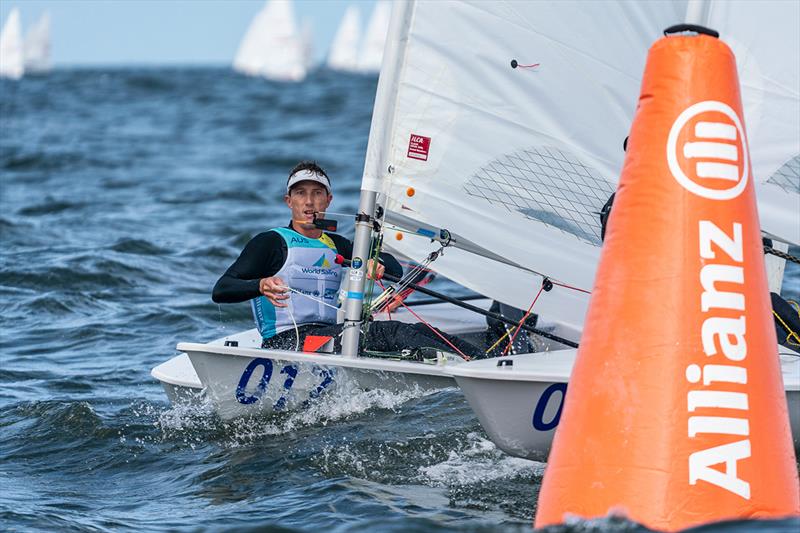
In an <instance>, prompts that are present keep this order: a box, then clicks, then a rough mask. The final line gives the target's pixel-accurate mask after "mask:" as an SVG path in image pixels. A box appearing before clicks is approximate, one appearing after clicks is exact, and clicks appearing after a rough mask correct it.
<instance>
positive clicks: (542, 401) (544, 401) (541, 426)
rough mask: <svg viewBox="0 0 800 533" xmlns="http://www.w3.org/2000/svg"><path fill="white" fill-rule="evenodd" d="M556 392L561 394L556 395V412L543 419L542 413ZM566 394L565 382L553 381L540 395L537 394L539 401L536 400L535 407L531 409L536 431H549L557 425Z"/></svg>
mask: <svg viewBox="0 0 800 533" xmlns="http://www.w3.org/2000/svg"><path fill="white" fill-rule="evenodd" d="M557 392H560V393H561V394H559V395H558V400H557V401H558V409H557V410H556V414H555V415H553V418H551V419H550V420H549V421H545V419H544V413H545V411H546V410H547V406H548V405H550V399H551V398H552V397H553V395H554V394H555V393H557ZM566 394H567V384H566V383H553V384H552V385H550V386H549V387H547V388H546V389H545V390H544V392H543V393H542V395H541V396H539V401H538V402H536V408H535V409H534V410H533V428H534V429H536V430H538V431H550V430H551V429H553V428H555V427H556V426H557V425H558V421H559V420H560V419H561V409H562V408H563V407H564V396H565V395H566Z"/></svg>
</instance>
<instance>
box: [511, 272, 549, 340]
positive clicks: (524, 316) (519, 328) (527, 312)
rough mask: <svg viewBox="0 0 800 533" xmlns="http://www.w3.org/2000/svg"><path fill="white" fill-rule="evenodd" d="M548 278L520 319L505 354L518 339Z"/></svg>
mask: <svg viewBox="0 0 800 533" xmlns="http://www.w3.org/2000/svg"><path fill="white" fill-rule="evenodd" d="M546 280H547V278H545V279H544V280H543V281H542V286H541V287H539V292H537V293H536V297H535V298H534V299H533V301H532V302H531V306H530V307H528V310H527V311H526V312H525V314H524V315H523V316H522V320H520V321H519V324H518V325H517V329H516V331H514V335H512V336H511V340H510V341H509V343H508V346H506V349H505V350H503V355H506V354H507V353H508V351H509V350H510V349H511V346H513V345H514V341H515V340H516V338H517V333H519V330H521V329H522V324H524V323H525V321H526V320H527V319H528V317H529V316H530V314H531V309H533V306H534V304H535V303H536V300H538V299H539V295H540V294H542V291H543V290H544V286H545V283H544V281H546Z"/></svg>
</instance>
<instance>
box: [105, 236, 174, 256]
mask: <svg viewBox="0 0 800 533" xmlns="http://www.w3.org/2000/svg"><path fill="white" fill-rule="evenodd" d="M109 250H113V251H115V252H119V253H123V254H134V255H165V254H168V253H169V250H166V249H165V248H161V247H160V246H157V245H155V244H153V243H152V242H150V241H148V240H144V239H135V238H123V239H120V240H118V241H117V242H115V243H114V244H113V245H111V246H110V247H109Z"/></svg>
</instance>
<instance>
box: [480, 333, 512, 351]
mask: <svg viewBox="0 0 800 533" xmlns="http://www.w3.org/2000/svg"><path fill="white" fill-rule="evenodd" d="M516 329H517V328H516V326H511V328H509V329H507V330H506V332H505V333H503V336H502V337H500V338H499V339H497V340H496V341H495V342H494V344H492V345H491V346H489V348H488V349H487V350H486V351H485V352H484V354H488V353H489V352H491V351H492V350H494V349H495V348H496V347H497V345H498V344H500V343H501V342H503V339H505V338H506V337H508V335H509V334H510V333H511V332H512V331H514V330H516Z"/></svg>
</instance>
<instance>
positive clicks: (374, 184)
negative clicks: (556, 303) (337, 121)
mask: <svg viewBox="0 0 800 533" xmlns="http://www.w3.org/2000/svg"><path fill="white" fill-rule="evenodd" d="M415 4H416V2H415V1H408V2H394V5H393V6H392V20H391V23H390V25H389V34H388V35H387V37H386V47H385V49H384V59H385V61H384V62H383V67H382V68H381V74H380V78H379V80H378V91H377V94H376V97H375V107H374V108H373V111H372V125H371V127H370V135H369V143H368V144H367V159H366V162H365V163H364V175H363V177H362V179H361V199H360V200H359V205H358V214H357V215H356V233H355V239H354V241H353V262H352V265H351V267H350V274H349V276H350V279H349V286H348V292H347V295H346V296H347V297H346V298H345V304H344V305H345V315H344V329H343V331H342V355H344V356H345V357H355V356H357V355H358V345H359V337H360V333H361V322H362V320H361V311H362V308H363V304H364V284H365V281H366V270H367V259H368V258H369V243H370V237H371V236H372V222H373V220H374V217H375V203H376V199H377V195H378V192H380V191H381V189H382V183H381V182H382V180H383V177H384V176H385V175H386V173H387V172H389V154H390V148H391V147H390V145H391V142H392V126H393V122H394V104H395V100H396V99H397V84H398V77H399V74H400V71H401V69H402V67H403V58H404V56H405V51H406V45H407V44H408V29H409V27H410V25H411V16H412V14H413V12H414V7H415ZM358 258H360V259H361V261H356V259H358Z"/></svg>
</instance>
